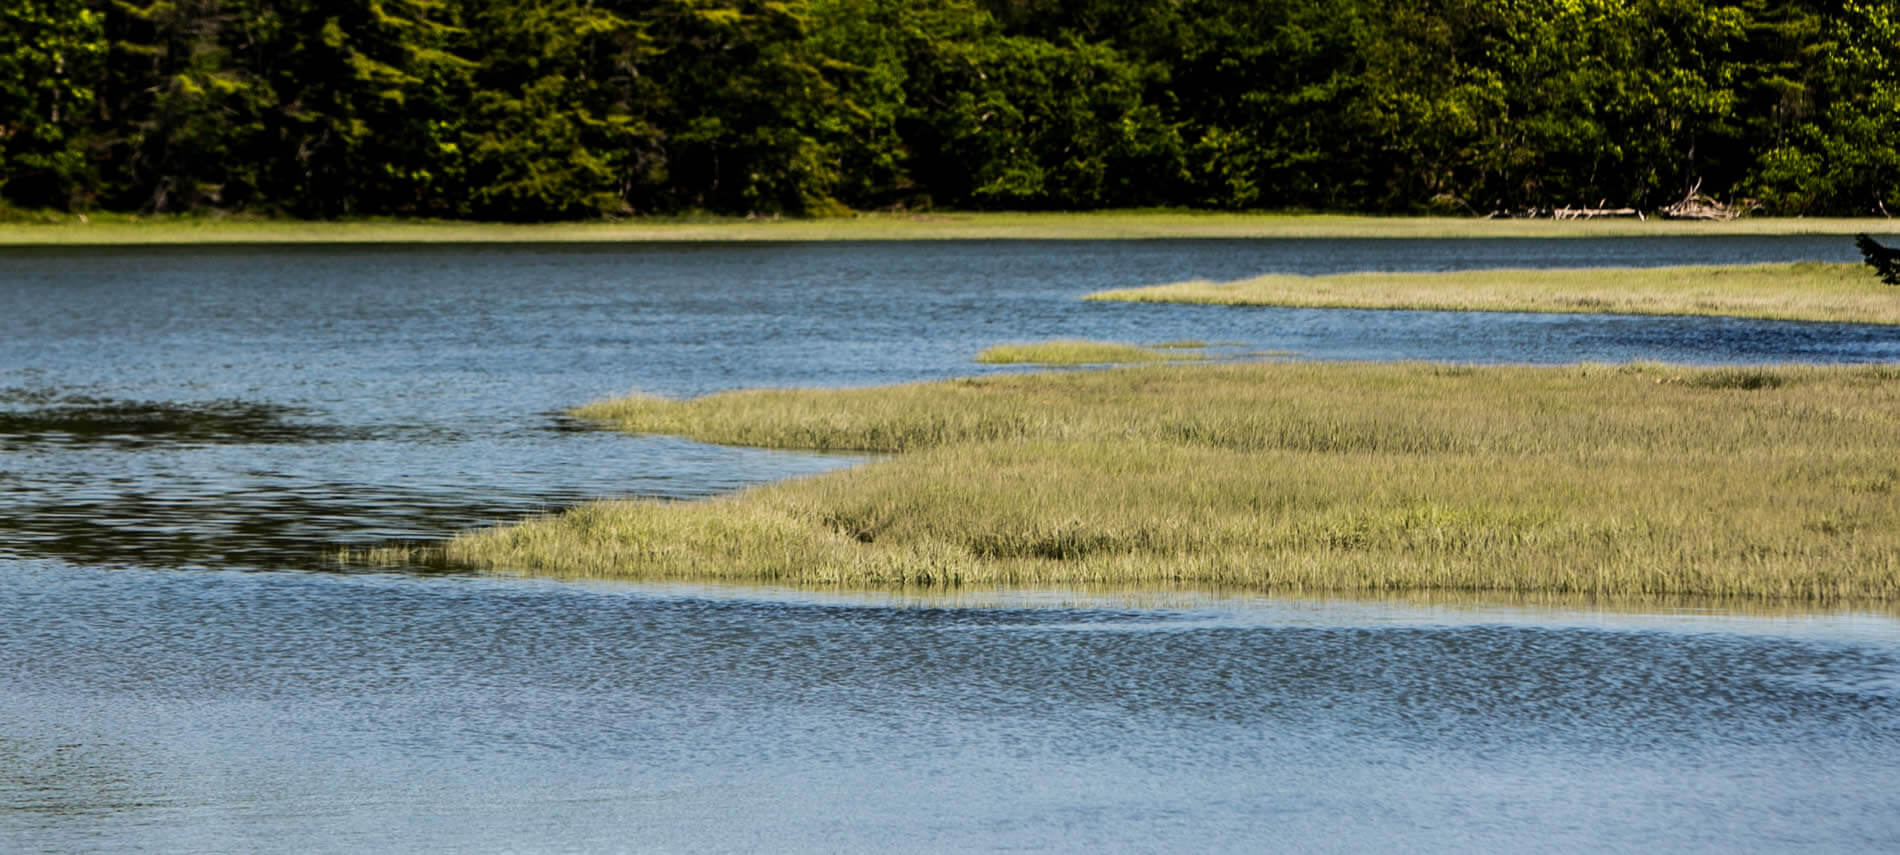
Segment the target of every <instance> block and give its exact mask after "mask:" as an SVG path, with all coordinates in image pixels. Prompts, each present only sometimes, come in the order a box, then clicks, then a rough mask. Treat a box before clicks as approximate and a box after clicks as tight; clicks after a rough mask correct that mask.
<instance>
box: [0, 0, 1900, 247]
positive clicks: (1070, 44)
mask: <svg viewBox="0 0 1900 855" xmlns="http://www.w3.org/2000/svg"><path fill="white" fill-rule="evenodd" d="M1896 9H1897V7H1896V4H1895V2H1894V0H5V2H4V3H0V197H3V198H4V199H5V200H6V202H7V203H9V204H11V205H13V206H16V207H21V208H29V209H32V208H51V209H62V210H78V211H84V210H109V211H129V212H193V211H245V212H256V213H260V214H266V215H288V216H297V217H339V216H376V215H397V216H424V217H468V218H483V219H497V220H549V219H572V218H592V217H601V216H617V215H626V214H654V213H670V212H680V211H711V212H720V213H736V214H744V213H758V214H770V213H790V214H825V213H831V212H838V211H843V210H846V209H883V208H909V209H916V208H924V207H930V206H938V207H948V208H1008V209H1086V208H1100V207H1131V206H1157V205H1165V206H1189V207H1197V208H1211V209H1263V208H1264V209H1309V210H1327V211H1366V212H1397V213H1403V212H1418V211H1440V212H1447V213H1450V212H1469V213H1491V212H1498V211H1506V212H1509V211H1523V210H1526V209H1534V208H1550V207H1555V206H1565V205H1584V206H1595V205H1599V204H1608V205H1611V206H1632V207H1637V208H1643V209H1654V208H1656V207H1658V206H1662V205H1666V204H1668V203H1671V202H1674V201H1677V200H1679V199H1681V198H1683V197H1684V195H1685V194H1687V193H1689V192H1691V191H1692V190H1696V189H1697V188H1699V189H1700V191H1701V192H1702V193H1705V194H1708V195H1710V196H1713V197H1715V198H1717V199H1721V200H1724V201H1727V202H1731V203H1736V204H1745V205H1748V206H1750V207H1756V206H1758V209H1759V210H1762V211H1765V212H1768V213H1775V214H1866V213H1870V212H1872V213H1884V212H1885V211H1886V210H1887V208H1888V206H1889V205H1890V204H1891V206H1892V207H1894V208H1900V11H1896Z"/></svg>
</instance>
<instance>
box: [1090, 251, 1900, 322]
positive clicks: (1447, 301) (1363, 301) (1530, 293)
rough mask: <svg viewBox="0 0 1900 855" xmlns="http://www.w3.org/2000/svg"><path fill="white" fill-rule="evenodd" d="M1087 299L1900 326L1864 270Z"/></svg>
mask: <svg viewBox="0 0 1900 855" xmlns="http://www.w3.org/2000/svg"><path fill="white" fill-rule="evenodd" d="M1084 299H1088V300H1115V301H1127V302H1149V303H1212V304H1218V305H1229V306H1246V305H1256V306H1297V307H1310V308H1354V309H1427V310H1451V311H1483V312H1565V313H1590V314H1637V315H1721V316H1728V317H1741V318H1762V319H1771V320H1790V321H1834V322H1848V323H1865V324H1900V288H1894V287H1892V286H1888V285H1884V284H1881V282H1880V279H1879V277H1877V276H1875V275H1874V273H1873V271H1872V270H1871V269H1869V268H1867V267H1866V266H1865V265H1860V264H1818V263H1798V264H1759V265H1737V266H1726V267H1724V266H1701V267H1659V268H1600V269H1574V270H1571V269H1566V270H1476V271H1461V272H1453V273H1345V274H1335V275H1328V276H1295V275H1272V276H1261V277H1258V278H1254V279H1244V280H1241V281H1238V282H1226V283H1216V282H1179V283H1174V284H1170V285H1156V286H1152V287H1147V288H1125V289H1117V290H1111V291H1098V292H1096V293H1093V294H1090V295H1088V296H1087V297H1086V298H1084Z"/></svg>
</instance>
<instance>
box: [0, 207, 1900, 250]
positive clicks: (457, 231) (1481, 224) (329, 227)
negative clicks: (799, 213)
mask: <svg viewBox="0 0 1900 855" xmlns="http://www.w3.org/2000/svg"><path fill="white" fill-rule="evenodd" d="M1892 231H1893V221H1891V220H1878V219H1785V218H1784V219H1776V218H1747V219H1739V220H1732V221H1729V222H1690V221H1664V220H1650V221H1647V222H1638V221H1633V220H1610V219H1600V220H1587V221H1586V220H1570V221H1556V220H1483V219H1474V218H1459V217H1366V216H1346V215H1333V214H1274V213H1247V214H1234V213H1216V212H1205V211H1184V210H1134V211H1094V212H1081V213H1011V212H954V211H951V212H930V213H923V214H912V213H863V214H857V215H854V216H843V217H826V218H785V219H776V218H765V219H745V218H738V217H717V216H710V215H685V216H669V217H636V218H631V219H622V220H611V221H608V220H603V221H593V222H574V223H547V224H535V225H523V224H507V223H478V222H453V221H440V220H402V219H375V220H348V221H323V222H311V221H300V220H273V219H263V218H251V217H220V216H137V215H129V214H110V213H92V214H85V215H80V214H67V213H59V212H14V213H13V214H12V215H11V216H10V217H9V218H7V219H5V220H0V245H9V244H11V245H39V246H57V245H140V244H233V243H345V244H359V243H570V242H572V243H593V242H620V241H826V240H1009V239H1037V240H1101V239H1144V238H1202V237H1204V238H1253V237H1305V238H1323V237H1403V238H1466V237H1545V238H1549V237H1618V236H1655V235H1705V234H1707V235H1780V234H1838V235H1852V234H1856V233H1860V232H1868V233H1872V234H1875V235H1890V234H1891V233H1892Z"/></svg>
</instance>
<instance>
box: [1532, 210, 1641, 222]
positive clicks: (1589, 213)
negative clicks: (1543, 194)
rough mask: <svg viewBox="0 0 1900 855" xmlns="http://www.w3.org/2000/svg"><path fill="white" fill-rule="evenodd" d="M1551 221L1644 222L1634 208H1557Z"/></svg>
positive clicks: (1551, 214)
mask: <svg viewBox="0 0 1900 855" xmlns="http://www.w3.org/2000/svg"><path fill="white" fill-rule="evenodd" d="M1550 217H1551V219H1553V220H1594V219H1596V218H1597V217H1635V218H1637V219H1639V220H1646V219H1648V217H1645V216H1643V212H1642V211H1638V210H1636V209H1635V208H1557V209H1555V210H1553V211H1551V212H1550Z"/></svg>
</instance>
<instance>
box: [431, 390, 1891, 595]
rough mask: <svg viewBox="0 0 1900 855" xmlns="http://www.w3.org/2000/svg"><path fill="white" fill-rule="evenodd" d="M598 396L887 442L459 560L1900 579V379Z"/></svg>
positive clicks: (862, 573) (710, 429)
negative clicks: (817, 467)
mask: <svg viewBox="0 0 1900 855" xmlns="http://www.w3.org/2000/svg"><path fill="white" fill-rule="evenodd" d="M580 415H582V416H584V417H586V418H590V419H594V420H597V421H600V422H603V423H606V424H610V425H613V426H616V427H619V428H622V429H625V430H630V431H644V432H656V433H668V434H680V435H685V436H690V437H694V438H697V439H701V440H705V441H709V442H718V443H729V444H740V445H753V446H769V447H781V448H808V449H856V450H866V451H876V452H895V454H894V455H893V456H891V457H889V458H887V459H884V460H880V461H878V462H874V463H870V464H867V465H863V466H859V467H856V468H852V469H848V470H843V471H838V472H833V473H829V474H825V475H821V476H816V477H811V478H804V479H799V480H795V481H789V482H784V483H779V484H774V485H769V486H765V487H760V488H755V489H751V490H747V491H744V492H741V493H738V494H735V495H731V496H726V497H722V498H719V499H714V500H710V501H704V502H691V503H667V502H651V501H610V502H600V503H595V504H590V505H586V506H583V507H580V508H577V509H575V510H572V511H570V512H567V513H564V514H560V515H555V516H549V517H545V518H540V519H535V520H530V521H527V522H525V523H523V524H519V525H511V526H504V527H500V528H496V529H492V530H487V531H482V532H477V533H472V534H469V535H465V536H462V537H458V538H456V539H455V540H453V541H451V542H450V543H449V544H448V545H447V547H446V549H445V554H444V556H443V557H444V558H446V560H448V561H451V562H453V563H457V564H462V565H468V566H476V567H485V568H493V569H499V570H506V571H523V572H534V573H547V574H555V575H571V576H597V577H621V578H644V579H662V578H724V579H735V580H739V579H744V580H761V581H777V582H789V583H831V584H847V585H874V586H902V585H938V586H941V585H957V584H1051V583H1062V584H1069V583H1082V584H1122V585H1127V584H1152V585H1157V586H1165V585H1204V586H1208V587H1216V588H1243V589H1256V590H1265V589H1275V590H1306V591H1316V590H1327V591H1349V590H1377V591H1398V590H1420V591H1430V590H1439V591H1451V590H1457V591H1501V592H1517V593H1551V594H1595V595H1645V596H1657V595H1710V596H1744V597H1754V598H1769V599H1789V600H1797V601H1810V602H1812V601H1839V600H1856V599H1869V598H1872V599H1892V598H1896V597H1900V492H1897V490H1900V462H1897V461H1896V460H1895V459H1894V456H1893V449H1895V448H1897V447H1900V369H1896V368H1895V367H1892V366H1879V367H1825V368H1824V367H1776V368H1720V369H1691V368H1679V367H1669V366H1659V365H1629V366H1572V367H1560V368H1537V367H1480V368H1473V367H1462V366H1439V365H1422V364H1397V365H1389V364H1337V363H1330V364H1329V363H1249V364H1222V365H1195V366H1183V365H1158V366H1142V367H1134V368H1122V369H1114V370H1106V371H1097V372H1083V373H1060V374H1035V375H1013V376H996V377H987V378H980V379H968V380H959V381H950V382H941V383H930V384H917V385H907V386H896V387H888V388H873V389H838V390H754V391H743V392H733V393H727V394H720V395H715V396H710V397H707V398H701V399H695V400H690V401H667V400H661V399H653V398H629V399H621V400H617V401H610V402H603V403H599V404H595V405H590V406H589V407H586V408H583V409H582V410H581V411H580Z"/></svg>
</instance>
